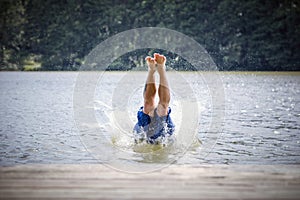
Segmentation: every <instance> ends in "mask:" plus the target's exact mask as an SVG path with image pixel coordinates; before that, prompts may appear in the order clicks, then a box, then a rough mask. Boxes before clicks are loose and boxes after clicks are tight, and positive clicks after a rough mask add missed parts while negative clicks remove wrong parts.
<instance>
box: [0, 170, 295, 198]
mask: <svg viewBox="0 0 300 200" xmlns="http://www.w3.org/2000/svg"><path fill="white" fill-rule="evenodd" d="M155 198H158V199H170V198H172V199H299V198H300V165H275V166H273V165H256V166H253V165H172V166H169V167H166V168H163V169H161V170H158V171H155V172H149V173H139V174H137V173H125V172H120V171H116V170H114V169H111V168H109V167H106V166H104V165H100V164H99V165H96V164H95V165H17V166H10V167H0V199H155Z"/></svg>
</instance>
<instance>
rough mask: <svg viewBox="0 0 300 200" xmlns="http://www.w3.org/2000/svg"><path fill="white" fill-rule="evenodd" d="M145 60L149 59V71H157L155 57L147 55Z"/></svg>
mask: <svg viewBox="0 0 300 200" xmlns="http://www.w3.org/2000/svg"><path fill="white" fill-rule="evenodd" d="M145 60H146V61H147V65H148V71H152V72H155V71H156V62H155V60H154V58H152V57H150V56H147V57H146V58H145Z"/></svg>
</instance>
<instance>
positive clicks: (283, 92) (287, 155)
mask: <svg viewBox="0 0 300 200" xmlns="http://www.w3.org/2000/svg"><path fill="white" fill-rule="evenodd" d="M139 73H140V75H141V77H142V78H144V76H145V74H144V73H143V72H139ZM208 74H209V73H203V74H202V75H201V76H203V77H205V76H208ZM76 75H77V73H72V72H63V73H61V72H55V73H49V72H41V73H22V72H13V73H12V72H1V73H0V99H1V101H0V104H1V105H0V113H1V116H0V117H1V118H0V145H1V149H0V155H1V156H0V163H1V165H11V164H16V163H96V162H98V161H97V160H96V159H94V157H93V156H94V155H91V154H90V153H89V152H88V151H87V150H86V147H85V146H84V145H83V144H82V140H81V139H82V136H83V135H84V134H88V133H83V132H80V133H79V132H78V130H77V128H76V126H75V122H74V117H73V96H72V95H73V90H74V85H75V81H76ZM105 75H106V76H107V77H109V79H107V80H105V77H104V79H103V80H102V82H101V84H100V85H98V86H97V89H96V90H95V107H94V109H95V116H96V119H97V122H98V124H99V126H101V130H102V131H103V134H104V135H106V136H105V137H107V138H97V137H98V136H97V134H96V135H95V138H96V139H97V140H96V141H97V142H98V143H99V145H101V143H103V141H105V142H106V143H110V148H109V149H110V150H111V151H115V152H112V153H113V155H114V156H115V158H114V159H120V160H124V162H125V163H126V162H136V163H141V162H143V163H164V162H170V161H172V160H174V161H176V163H179V164H187V163H226V164H227V163H228V164H231V163H235V164H243V163H251V164H292V163H293V164H294V163H298V164H299V163H300V135H299V132H300V131H299V130H300V106H299V105H300V104H299V103H300V87H299V85H300V79H299V74H297V75H296V74H295V73H294V74H276V73H264V74H260V73H249V74H246V73H221V74H220V75H221V78H222V81H223V87H224V90H225V107H223V108H216V107H214V106H213V105H212V99H211V95H210V93H211V92H212V91H209V89H208V88H207V85H206V83H205V81H202V78H199V77H198V78H195V75H194V74H192V73H185V74H184V77H185V78H186V79H187V80H188V82H189V83H190V84H191V87H192V88H193V92H194V94H195V95H196V97H197V101H198V102H197V103H198V110H199V119H198V132H197V135H196V137H195V138H193V140H192V141H191V140H190V138H188V139H187V140H188V141H190V142H189V144H188V145H185V142H184V137H183V136H184V135H186V134H188V132H184V130H183V131H182V130H181V132H179V130H178V129H177V131H178V132H177V133H176V134H177V135H178V136H180V137H181V139H182V138H183V140H181V139H179V141H176V142H175V143H174V144H171V145H167V147H162V146H159V145H157V146H153V145H149V144H145V143H142V144H134V143H133V140H132V135H131V134H132V133H131V131H130V129H131V127H130V126H128V131H125V132H122V134H119V132H118V134H111V133H113V132H111V130H110V129H109V128H110V127H111V126H110V125H109V123H110V122H111V119H112V117H113V116H111V115H110V113H109V112H108V111H109V110H112V111H114V106H113V105H112V102H111V97H112V95H113V92H112V91H113V89H114V86H115V85H114V82H115V83H118V80H120V79H121V78H122V76H123V75H124V73H110V72H107V73H105ZM170 76H172V75H170ZM197 76H199V75H197ZM170 79H171V80H170V82H171V87H172V82H174V80H172V77H170ZM128 84H130V81H129V82H128ZM143 84H144V83H143V82H141V83H138V84H136V85H135V86H133V90H132V92H131V93H130V94H129V96H130V98H129V99H128V100H126V102H125V104H126V109H127V113H128V119H126V121H127V122H128V124H134V123H135V122H136V119H135V118H136V111H137V109H138V108H139V106H141V103H142V99H141V98H142V94H141V91H142V89H143ZM124 87H125V88H127V86H124ZM188 95H189V94H187V95H186V96H187V97H188ZM181 101H182V97H181V96H180V95H177V94H176V93H175V92H174V91H173V93H172V102H171V106H172V117H173V119H174V121H175V123H176V128H180V127H181V122H182V121H183V119H181V116H182V110H183V109H184V108H183V107H182V103H181ZM216 109H225V120H224V124H223V130H222V131H221V132H218V133H215V132H214V130H211V129H210V128H209V127H210V126H209V125H210V123H212V121H211V119H212V115H213V113H214V110H216ZM118 121H119V119H117V122H118ZM118 126H119V125H118ZM120 126H123V125H120ZM117 128H121V129H122V130H123V129H124V127H117ZM80 136H81V137H80ZM212 136H217V141H216V142H215V144H214V146H213V148H211V149H209V151H207V149H203V148H204V147H205V144H207V143H208V142H210V140H211V138H212ZM180 137H179V138H180ZM187 146H188V147H189V148H188V149H187V148H186V147H187ZM120 150H122V152H123V153H119V152H120ZM182 151H184V153H183V152H182ZM108 153H109V152H108ZM178 155H181V156H180V158H178Z"/></svg>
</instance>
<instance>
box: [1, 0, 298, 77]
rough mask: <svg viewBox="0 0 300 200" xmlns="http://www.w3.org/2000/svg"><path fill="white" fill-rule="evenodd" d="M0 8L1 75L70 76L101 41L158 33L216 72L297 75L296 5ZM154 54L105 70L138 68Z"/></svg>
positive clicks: (102, 3)
mask: <svg viewBox="0 0 300 200" xmlns="http://www.w3.org/2000/svg"><path fill="white" fill-rule="evenodd" d="M0 10H1V28H0V32H1V38H0V41H1V44H0V65H1V66H0V70H20V71H24V70H49V71H51V70H65V71H68V70H70V71H76V70H78V69H79V68H80V65H81V64H82V63H83V62H84V59H85V57H86V56H87V55H88V53H89V52H90V51H91V50H92V49H93V48H95V47H96V46H97V45H98V44H99V43H101V42H102V41H104V40H106V39H107V38H109V37H111V36H113V35H115V34H117V33H120V32H122V31H126V30H129V29H134V28H140V27H163V28H168V29H171V30H175V31H178V32H181V33H183V34H185V35H187V36H188V37H191V38H193V39H194V40H196V41H197V42H198V43H199V44H201V45H202V46H203V47H204V48H205V49H206V50H207V51H208V53H209V54H210V56H211V57H212V58H213V60H214V62H215V63H216V65H217V66H218V68H219V69H220V70H222V71H233V70H239V71H246V70H248V71H300V37H299V36H300V1H299V0H153V1H150V0H149V1H148V0H140V1H138V0H44V1H41V0H1V1H0ZM153 51H154V50H153V49H147V50H144V51H143V50H141V51H135V52H130V53H128V54H126V55H124V56H121V57H120V58H119V59H117V60H116V61H115V62H113V63H112V64H111V66H110V68H109V69H111V70H129V69H132V68H136V67H141V66H140V65H141V64H140V63H141V62H135V61H137V60H141V59H143V58H144V57H145V54H147V53H150V52H153ZM158 51H159V50H158ZM165 53H166V54H167V55H169V56H170V57H172V56H176V55H173V54H172V52H165ZM178 62H182V63H183V64H182V65H177V66H179V67H178V68H177V70H184V69H188V68H186V66H184V65H187V64H186V62H184V60H183V59H182V58H179V59H178Z"/></svg>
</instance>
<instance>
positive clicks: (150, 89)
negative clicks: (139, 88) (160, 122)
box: [143, 56, 156, 115]
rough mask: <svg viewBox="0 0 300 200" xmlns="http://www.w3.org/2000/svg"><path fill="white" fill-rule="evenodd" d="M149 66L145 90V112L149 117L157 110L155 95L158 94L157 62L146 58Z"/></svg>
mask: <svg viewBox="0 0 300 200" xmlns="http://www.w3.org/2000/svg"><path fill="white" fill-rule="evenodd" d="M146 61H147V65H148V75H147V80H146V84H145V89H144V110H143V112H144V113H145V114H148V115H153V113H151V112H152V111H153V110H154V108H155V94H156V86H155V75H154V73H155V70H156V66H155V60H154V59H153V58H151V57H149V56H148V57H147V58H146Z"/></svg>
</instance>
